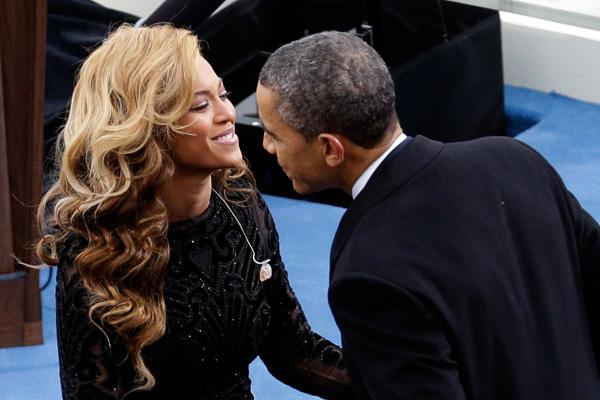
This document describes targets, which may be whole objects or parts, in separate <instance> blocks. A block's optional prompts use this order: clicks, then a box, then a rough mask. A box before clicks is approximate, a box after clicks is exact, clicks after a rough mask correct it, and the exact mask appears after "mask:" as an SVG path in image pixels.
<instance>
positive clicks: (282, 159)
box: [256, 84, 332, 194]
mask: <svg viewBox="0 0 600 400" xmlns="http://www.w3.org/2000/svg"><path fill="white" fill-rule="evenodd" d="M256 102H257V105H258V109H259V111H258V113H259V116H260V119H261V121H262V124H263V128H264V131H265V132H264V136H263V147H264V148H265V150H266V151H267V152H269V153H271V154H274V155H275V156H277V162H278V163H279V165H280V166H281V168H282V169H283V171H284V172H285V174H286V175H287V176H288V178H290V179H291V180H292V183H293V185H294V190H295V191H296V192H298V193H300V194H309V193H314V192H317V191H320V190H324V189H327V188H329V187H331V186H332V185H331V182H330V180H331V179H330V178H328V176H330V175H331V171H330V168H329V167H328V165H327V164H326V163H325V160H324V158H323V156H322V152H321V147H320V145H319V144H320V141H319V138H315V139H313V140H311V141H309V142H306V140H305V139H304V137H303V136H302V135H301V134H300V133H299V132H298V131H296V130H295V129H294V128H292V127H290V126H289V125H287V124H286V123H284V122H283V121H282V120H281V119H280V117H279V114H278V113H277V108H276V107H277V95H276V94H274V93H273V92H272V91H271V90H269V89H268V88H266V87H264V86H262V85H261V84H259V85H258V87H257V90H256ZM306 117H307V118H310V115H307V116H306Z"/></svg>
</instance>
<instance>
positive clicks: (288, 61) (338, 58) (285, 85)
mask: <svg viewBox="0 0 600 400" xmlns="http://www.w3.org/2000/svg"><path fill="white" fill-rule="evenodd" d="M259 83H260V84H261V85H263V86H264V87H266V88H268V89H269V90H272V91H273V92H274V93H275V94H276V95H277V96H278V98H279V104H278V105H277V111H278V113H279V117H280V118H281V119H282V121H283V122H285V123H286V124H288V125H289V126H291V127H292V128H294V129H295V130H297V131H298V132H300V133H301V134H302V135H303V136H304V137H305V139H306V140H307V141H309V140H311V139H312V138H314V137H315V136H316V135H318V134H319V133H322V132H329V133H339V134H341V135H344V136H345V137H347V138H348V139H350V140H351V141H352V142H354V143H355V144H357V145H359V146H362V147H366V148H371V147H373V146H374V145H375V144H377V143H378V142H379V141H380V140H381V139H382V138H383V136H384V135H385V133H386V132H387V130H388V129H389V127H390V126H391V124H392V122H393V120H394V119H395V118H396V112H395V104H394V101H395V95H394V82H393V81H392V77H391V75H390V72H389V70H388V67H387V66H386V64H385V62H384V61H383V59H382V58H381V56H379V54H377V52H376V51H375V50H374V49H373V48H372V47H370V46H369V45H368V44H367V43H365V42H364V41H363V40H361V39H359V38H358V37H356V36H355V35H352V34H350V33H344V32H335V31H327V32H320V33H315V34H312V35H310V36H306V37H304V38H302V39H298V40H295V41H293V42H291V43H288V44H286V45H284V46H282V47H280V48H279V49H277V50H276V51H275V52H274V53H273V54H272V55H271V56H270V57H269V59H268V60H267V62H266V63H265V65H264V66H263V68H262V70H261V72H260V75H259Z"/></svg>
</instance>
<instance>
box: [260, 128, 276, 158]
mask: <svg viewBox="0 0 600 400" xmlns="http://www.w3.org/2000/svg"><path fill="white" fill-rule="evenodd" d="M262 145H263V148H264V149H265V150H266V151H267V153H270V154H275V145H274V144H273V141H272V140H271V138H269V135H267V134H266V133H263V142H262Z"/></svg>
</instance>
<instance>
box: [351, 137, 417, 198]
mask: <svg viewBox="0 0 600 400" xmlns="http://www.w3.org/2000/svg"><path fill="white" fill-rule="evenodd" d="M406 138H407V136H406V134H405V133H402V134H400V136H398V137H397V138H396V140H394V142H393V143H392V144H391V145H390V147H388V148H387V150H386V151H385V152H384V153H383V154H381V155H380V156H379V157H377V158H376V159H375V161H373V162H372V163H371V165H369V166H368V167H367V169H365V170H364V171H363V173H362V174H361V175H360V176H359V177H358V179H357V180H356V182H354V185H353V186H352V199H355V198H356V196H358V194H359V193H360V192H361V191H362V190H363V189H364V188H365V186H366V185H367V182H369V179H371V176H372V175H373V173H374V172H375V170H376V169H377V167H379V164H381V163H382V162H383V160H385V158H386V157H387V156H388V154H390V153H391V152H392V150H394V149H395V148H396V147H397V146H398V145H399V144H400V143H402V142H403V141H404V140H406Z"/></svg>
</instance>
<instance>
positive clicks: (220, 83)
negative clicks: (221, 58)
mask: <svg viewBox="0 0 600 400" xmlns="http://www.w3.org/2000/svg"><path fill="white" fill-rule="evenodd" d="M222 87H223V78H219V88H222ZM208 93H210V90H206V89H204V90H198V91H197V92H194V96H202V95H204V94H208Z"/></svg>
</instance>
